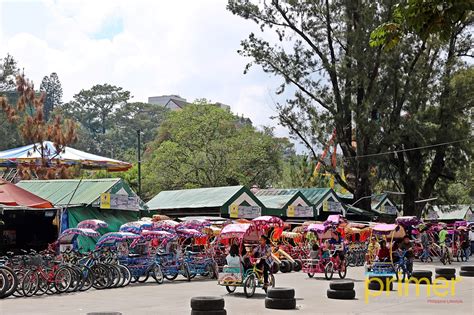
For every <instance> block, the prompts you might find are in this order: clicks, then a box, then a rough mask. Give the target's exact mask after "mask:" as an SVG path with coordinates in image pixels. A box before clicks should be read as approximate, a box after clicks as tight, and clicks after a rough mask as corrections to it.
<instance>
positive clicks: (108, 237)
mask: <svg viewBox="0 0 474 315" xmlns="http://www.w3.org/2000/svg"><path fill="white" fill-rule="evenodd" d="M122 226H123V225H122ZM129 226H133V224H132V225H129ZM121 228H122V227H121ZM123 229H125V228H123ZM129 230H132V228H130V229H129ZM140 233H142V232H140ZM96 249H98V250H102V252H103V257H104V258H105V260H103V262H104V263H107V264H110V265H116V266H117V267H118V268H119V269H120V270H121V274H126V273H129V274H130V282H131V283H134V282H140V283H143V282H146V281H147V280H148V278H149V277H150V276H152V278H153V279H155V281H156V282H157V283H158V284H161V283H163V275H162V272H161V268H160V266H159V265H158V264H157V263H156V262H155V259H154V256H152V255H150V254H149V252H148V246H147V244H146V243H145V239H144V238H143V237H142V236H141V234H136V233H131V232H124V231H119V232H110V233H107V234H104V235H103V236H102V237H101V239H99V241H98V242H97V244H96ZM126 270H128V271H126ZM127 281H128V280H127Z"/></svg>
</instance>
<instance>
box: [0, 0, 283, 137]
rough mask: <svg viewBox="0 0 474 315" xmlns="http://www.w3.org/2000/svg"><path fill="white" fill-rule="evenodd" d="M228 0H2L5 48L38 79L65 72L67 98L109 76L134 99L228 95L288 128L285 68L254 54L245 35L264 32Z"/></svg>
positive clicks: (238, 108) (246, 110) (2, 51)
mask: <svg viewBox="0 0 474 315" xmlns="http://www.w3.org/2000/svg"><path fill="white" fill-rule="evenodd" d="M226 2H227V1H225V0H200V1H193V0H173V1H147V0H135V1H126V0H110V1H109V0H101V1H93V0H81V1H79V0H37V1H35V0H30V1H21V0H20V1H16V0H15V1H14V0H0V17H1V20H0V42H1V43H2V45H0V56H4V55H6V54H7V53H10V54H12V55H13V56H14V57H15V58H16V59H17V60H18V62H19V65H20V67H21V68H23V67H24V68H25V73H26V75H27V76H28V77H29V78H31V79H32V80H33V81H34V82H35V84H36V85H39V84H40V82H41V79H42V77H43V76H45V75H49V74H50V73H51V72H57V73H58V75H59V78H60V80H61V82H62V85H63V90H64V98H63V101H68V100H70V99H71V98H72V96H73V95H74V94H75V93H77V92H79V91H80V90H81V89H88V88H90V87H92V86H93V85H94V84H102V83H110V84H115V85H118V86H121V87H123V88H124V89H127V90H129V91H130V92H131V94H132V95H133V100H136V101H146V100H147V98H148V97H149V96H155V95H162V94H179V95H181V96H182V97H184V98H186V99H187V100H188V101H192V100H194V99H196V98H207V99H210V100H212V101H219V102H222V103H225V104H229V105H230V106H231V107H232V110H233V112H234V113H238V114H244V115H245V116H247V117H249V118H251V119H252V121H253V122H254V123H255V124H256V125H270V126H274V127H275V128H276V134H277V135H279V136H286V135H288V132H287V131H286V130H285V129H284V128H283V127H281V126H278V125H277V123H276V122H275V121H273V120H271V119H270V116H274V115H275V114H276V112H275V104H274V103H275V102H283V101H284V100H285V98H284V97H281V96H276V95H275V94H274V91H275V89H276V87H277V86H278V84H279V83H280V79H279V78H274V77H271V76H269V75H267V74H265V73H263V71H261V70H260V69H259V68H254V69H252V70H251V71H250V73H249V74H247V75H244V74H243V70H244V67H245V64H246V63H247V62H248V61H249V60H245V59H244V58H243V57H241V56H239V55H238V54H237V49H239V46H240V41H241V40H242V39H244V38H246V37H247V36H248V34H249V33H250V32H259V29H258V28H257V27H256V25H255V24H254V23H252V22H249V21H245V20H243V19H241V18H239V17H236V16H233V15H232V14H231V13H230V12H228V11H227V10H226V8H225V6H226Z"/></svg>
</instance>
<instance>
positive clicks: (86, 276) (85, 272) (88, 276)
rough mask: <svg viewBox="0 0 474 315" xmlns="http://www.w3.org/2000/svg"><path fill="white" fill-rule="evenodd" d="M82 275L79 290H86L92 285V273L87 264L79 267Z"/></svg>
mask: <svg viewBox="0 0 474 315" xmlns="http://www.w3.org/2000/svg"><path fill="white" fill-rule="evenodd" d="M79 268H80V270H81V276H82V286H81V288H80V289H79V291H87V290H89V289H90V288H92V286H93V285H94V273H93V272H92V270H91V269H90V268H89V267H87V266H81V267H79Z"/></svg>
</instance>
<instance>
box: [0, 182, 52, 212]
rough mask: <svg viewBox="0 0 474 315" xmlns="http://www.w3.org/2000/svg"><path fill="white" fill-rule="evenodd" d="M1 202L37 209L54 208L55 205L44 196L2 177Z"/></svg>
mask: <svg viewBox="0 0 474 315" xmlns="http://www.w3.org/2000/svg"><path fill="white" fill-rule="evenodd" d="M0 204H2V205H6V206H13V207H17V206H22V207H28V208H37V209H52V208H54V206H53V205H52V204H51V203H50V202H49V201H48V200H45V199H43V198H40V197H38V196H36V195H34V194H32V193H30V192H29V191H27V190H25V189H23V188H20V187H18V186H16V185H14V184H12V183H9V182H7V181H4V180H3V179H0Z"/></svg>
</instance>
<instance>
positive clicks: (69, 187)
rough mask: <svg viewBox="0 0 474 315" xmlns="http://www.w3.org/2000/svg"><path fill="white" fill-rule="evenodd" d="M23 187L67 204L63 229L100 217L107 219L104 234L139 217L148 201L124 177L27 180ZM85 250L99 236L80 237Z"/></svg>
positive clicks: (101, 230) (100, 218)
mask: <svg viewBox="0 0 474 315" xmlns="http://www.w3.org/2000/svg"><path fill="white" fill-rule="evenodd" d="M17 185H18V186H19V187H21V188H23V189H25V190H27V191H29V192H31V193H33V194H35V195H38V196H40V197H41V198H44V199H46V200H48V201H49V202H51V203H52V204H53V205H55V206H56V207H61V208H63V211H62V215H61V231H64V230H65V229H67V228H71V227H76V226H77V224H78V223H79V222H80V221H83V220H87V219H99V220H103V221H105V222H107V224H108V225H109V226H108V227H107V228H102V229H99V232H100V233H101V234H104V233H107V232H111V231H118V229H119V228H120V226H121V225H122V224H124V223H126V222H129V221H135V220H138V219H139V217H140V210H145V209H146V205H145V204H144V202H143V201H142V200H141V199H140V198H139V197H138V196H137V195H136V194H135V192H134V191H133V190H132V189H131V188H130V186H129V185H128V184H127V183H125V182H124V181H123V180H122V179H120V178H102V179H83V180H80V179H60V180H24V181H20V182H19V183H18V184H17ZM78 246H79V247H82V249H83V250H91V249H93V248H94V247H95V240H92V239H90V238H86V237H81V236H80V237H78Z"/></svg>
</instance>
